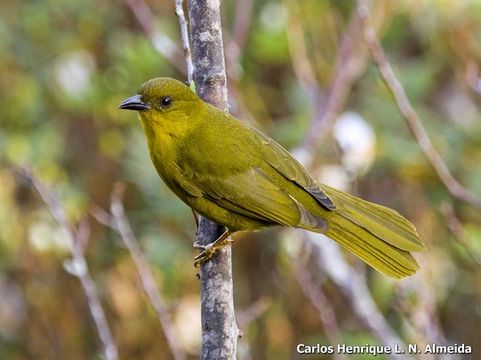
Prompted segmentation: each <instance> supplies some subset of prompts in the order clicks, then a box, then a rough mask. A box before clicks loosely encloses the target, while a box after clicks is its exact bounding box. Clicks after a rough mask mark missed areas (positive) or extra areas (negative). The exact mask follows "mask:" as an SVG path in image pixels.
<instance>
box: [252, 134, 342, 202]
mask: <svg viewBox="0 0 481 360" xmlns="http://www.w3.org/2000/svg"><path fill="white" fill-rule="evenodd" d="M253 130H254V132H255V133H256V135H258V136H259V138H260V139H261V141H262V144H263V145H264V146H263V147H262V155H261V156H262V158H263V160H264V161H265V162H267V163H268V164H269V165H270V166H271V167H272V168H274V169H275V170H276V171H277V172H278V173H279V174H281V175H282V176H284V177H285V178H286V179H288V180H290V181H292V182H295V183H296V184H297V185H299V186H300V187H302V188H303V189H304V190H306V191H307V192H308V193H309V194H311V196H313V197H314V198H315V199H316V200H317V202H318V203H319V204H320V205H322V206H323V207H324V208H326V209H328V210H335V209H336V205H335V204H334V202H333V201H332V199H330V198H329V196H328V195H327V194H326V193H325V192H324V191H323V190H322V189H321V187H320V186H319V185H318V184H317V182H316V181H315V180H314V179H313V178H312V177H311V175H309V173H308V172H307V170H306V169H304V167H303V166H302V165H301V164H300V163H299V162H298V161H297V160H296V159H294V158H293V157H292V155H291V154H290V153H289V152H288V151H287V150H286V149H284V148H283V147H282V146H281V145H280V144H279V143H277V142H276V141H274V140H272V139H271V138H269V137H267V136H265V135H264V134H262V133H261V132H259V131H257V130H255V129H253Z"/></svg>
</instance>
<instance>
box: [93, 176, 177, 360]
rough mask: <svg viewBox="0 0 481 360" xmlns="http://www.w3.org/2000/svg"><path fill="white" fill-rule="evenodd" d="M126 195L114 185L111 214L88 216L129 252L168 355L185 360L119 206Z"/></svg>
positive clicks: (97, 212) (99, 212)
mask: <svg viewBox="0 0 481 360" xmlns="http://www.w3.org/2000/svg"><path fill="white" fill-rule="evenodd" d="M124 191H125V184H123V183H117V184H116V185H115V187H114V190H113V192H112V196H111V203H110V211H111V214H108V213H106V212H105V211H103V210H102V209H100V208H99V207H96V206H95V207H92V209H91V210H90V213H91V214H92V216H93V217H95V219H97V221H98V222H99V223H101V224H104V225H105V226H108V227H110V228H111V229H113V230H114V231H116V232H117V233H118V234H119V235H120V238H121V239H122V242H123V243H124V245H125V247H126V248H127V249H128V251H129V253H130V256H131V257H132V260H133V261H134V264H135V267H136V268H137V272H138V274H139V278H140V281H141V283H142V287H143V288H144V291H145V293H146V294H147V297H148V298H149V300H150V303H151V304H152V307H153V308H154V311H155V312H156V314H157V317H158V318H159V323H160V326H161V327H162V330H163V332H164V335H165V338H166V340H167V344H168V346H169V349H170V352H171V353H172V356H173V358H174V359H175V360H184V359H185V354H184V351H183V350H182V348H181V347H180V345H179V343H178V342H177V337H176V335H175V333H174V330H173V325H172V320H171V317H170V314H169V312H168V311H167V309H166V306H165V301H164V299H163V297H162V295H161V293H160V291H159V288H158V287H157V284H156V282H155V278H154V275H153V274H152V271H151V270H150V267H149V264H148V261H147V259H146V258H145V255H144V253H143V252H142V250H141V249H140V246H139V242H138V240H137V239H136V238H135V235H134V233H133V231H132V227H131V226H130V223H129V220H128V219H127V216H126V215H125V209H124V205H123V203H122V198H123V194H124Z"/></svg>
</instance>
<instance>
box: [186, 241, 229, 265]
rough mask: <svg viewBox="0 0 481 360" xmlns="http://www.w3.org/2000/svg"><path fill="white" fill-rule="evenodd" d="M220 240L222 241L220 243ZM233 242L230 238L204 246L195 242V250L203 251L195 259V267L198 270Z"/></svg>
mask: <svg viewBox="0 0 481 360" xmlns="http://www.w3.org/2000/svg"><path fill="white" fill-rule="evenodd" d="M219 240H220V241H219ZM231 242H233V240H232V239H231V238H230V237H227V238H224V237H222V238H219V239H217V240H216V241H214V242H212V243H210V244H207V245H203V244H201V243H200V242H199V241H196V242H194V245H193V246H194V248H196V249H201V250H203V251H202V252H201V253H200V254H199V255H197V256H196V257H195V258H194V266H195V267H196V268H198V267H199V266H200V264H202V263H204V262H206V261H207V260H210V258H212V256H214V254H215V253H216V252H217V251H219V250H220V249H222V248H223V247H224V246H226V245H228V244H230V243H231Z"/></svg>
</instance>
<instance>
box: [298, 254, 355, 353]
mask: <svg viewBox="0 0 481 360" xmlns="http://www.w3.org/2000/svg"><path fill="white" fill-rule="evenodd" d="M293 260H294V259H293ZM292 263H294V261H292ZM293 268H294V275H295V276H296V279H297V283H298V284H299V285H300V287H301V289H302V291H303V292H304V294H305V295H306V296H307V298H308V299H309V300H310V302H311V303H312V305H313V306H314V307H315V308H316V310H317V313H318V315H319V319H320V320H321V323H322V325H323V327H324V331H325V333H326V336H327V338H328V339H329V342H330V343H331V344H332V345H336V344H340V343H342V341H341V332H340V330H339V325H338V323H337V319H336V313H335V311H334V308H333V306H332V304H331V302H330V301H329V299H328V298H327V296H326V294H325V293H324V291H323V290H322V287H321V285H320V284H318V283H317V282H316V281H315V280H314V279H312V276H311V274H310V272H309V270H308V269H307V267H306V265H305V263H304V262H303V261H298V260H297V259H296V264H295V265H293ZM333 358H334V359H338V360H340V359H347V357H346V356H345V355H343V354H338V353H335V354H334V355H333Z"/></svg>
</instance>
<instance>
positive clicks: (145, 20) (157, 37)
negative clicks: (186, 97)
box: [124, 0, 186, 74]
mask: <svg viewBox="0 0 481 360" xmlns="http://www.w3.org/2000/svg"><path fill="white" fill-rule="evenodd" d="M124 1H125V3H126V4H127V6H128V7H129V9H130V11H132V13H133V15H134V17H135V19H136V20H137V22H138V24H139V26H140V28H141V29H142V31H143V32H144V34H145V36H146V37H147V39H149V41H150V43H151V44H152V47H153V48H154V49H155V50H156V51H157V52H158V53H159V54H160V55H162V56H163V57H164V58H165V59H167V60H168V61H169V62H170V63H171V64H172V66H174V67H175V68H176V69H177V70H179V71H180V72H181V73H183V74H184V73H185V72H186V69H185V68H184V67H183V66H182V54H181V51H180V50H179V48H178V46H177V44H176V43H175V42H173V41H172V40H171V39H170V38H169V37H168V36H167V35H165V34H164V33H162V32H159V31H156V28H155V27H156V26H155V16H154V14H153V13H152V10H151V9H150V8H149V6H148V5H147V3H145V2H144V1H143V0H124Z"/></svg>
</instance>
